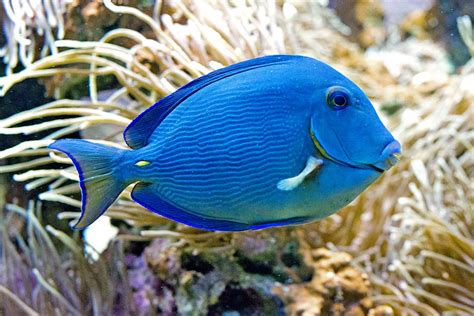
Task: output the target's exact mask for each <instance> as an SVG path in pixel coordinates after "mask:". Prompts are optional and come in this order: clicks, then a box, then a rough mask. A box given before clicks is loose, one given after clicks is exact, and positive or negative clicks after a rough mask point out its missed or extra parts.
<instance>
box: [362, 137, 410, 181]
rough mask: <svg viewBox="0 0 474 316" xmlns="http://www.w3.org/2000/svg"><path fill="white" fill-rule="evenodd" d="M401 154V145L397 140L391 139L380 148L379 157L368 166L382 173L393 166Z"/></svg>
mask: <svg viewBox="0 0 474 316" xmlns="http://www.w3.org/2000/svg"><path fill="white" fill-rule="evenodd" d="M401 154H402V146H401V145H400V143H399V142H398V141H396V140H393V141H392V142H390V143H389V144H388V145H387V146H385V148H384V149H383V150H382V153H381V155H380V157H381V159H380V160H379V161H377V162H375V163H372V164H370V165H369V166H370V167H372V168H374V169H375V170H377V171H379V172H381V173H382V172H384V171H387V170H388V169H390V168H391V167H393V166H395V165H396V164H397V162H398V161H399V160H400V157H401Z"/></svg>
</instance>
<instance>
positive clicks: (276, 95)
mask: <svg viewBox="0 0 474 316" xmlns="http://www.w3.org/2000/svg"><path fill="white" fill-rule="evenodd" d="M124 137H125V140H126V142H127V144H128V145H129V146H130V147H131V148H132V149H133V150H119V149H115V148H109V147H105V146H103V145H99V144H94V143H91V142H87V141H84V140H71V139H66V140H58V141H56V142H54V143H53V144H51V145H50V147H51V148H53V149H57V150H60V151H63V152H65V153H66V154H67V155H68V156H69V157H70V158H71V159H72V160H73V162H74V164H75V166H76V168H77V169H78V171H79V176H80V179H81V189H82V215H81V218H80V219H79V220H78V222H77V223H76V225H75V226H76V227H77V228H84V227H86V226H87V225H89V224H90V223H92V222H93V221H94V220H95V219H97V217H99V216H100V215H101V214H102V213H103V212H105V210H106V209H107V208H108V207H109V206H110V205H111V204H112V203H113V201H114V200H115V199H116V198H117V196H118V195H119V194H120V192H121V191H122V190H123V189H124V188H125V187H126V186H128V185H129V184H131V183H137V184H136V185H135V187H134V189H133V192H132V198H133V199H134V200H135V201H136V202H138V203H140V204H141V205H143V206H144V207H146V208H148V209H150V210H152V211H154V212H156V213H158V214H161V215H163V216H165V217H168V218H171V219H173V220H175V221H178V222H181V223H184V224H187V225H190V226H194V227H198V228H203V229H208V230H220V231H241V230H248V229H260V228H264V227H268V226H281V225H290V224H298V223H306V222H310V221H313V220H316V219H321V218H324V217H326V216H329V215H330V214H332V213H334V212H336V211H337V210H339V209H340V208H342V207H344V206H345V205H347V204H348V203H349V202H350V201H352V200H353V199H354V198H355V197H356V196H357V195H358V194H360V193H361V192H362V191H363V190H364V189H365V188H367V186H369V185H370V184H371V183H372V182H373V181H374V180H376V179H377V178H378V177H379V176H380V175H381V174H382V172H383V171H384V170H386V169H388V168H389V167H390V166H392V165H393V164H394V163H395V162H396V161H397V155H398V154H399V153H400V145H399V144H398V142H397V141H395V140H394V138H393V136H392V135H391V134H390V132H388V131H387V129H386V128H385V127H384V126H383V124H382V123H381V122H380V120H379V118H378V116H377V114H376V112H375V110H374V109H373V107H372V105H371V103H370V101H369V100H368V98H367V97H366V96H365V94H364V93H363V92H362V91H361V90H360V89H359V88H358V87H357V86H356V85H355V84H354V83H353V82H351V81H350V80H349V79H347V78H346V77H344V76H343V75H342V74H340V73H339V72H337V71H336V70H334V69H333V68H331V67H330V66H328V65H326V64H324V63H322V62H319V61H317V60H315V59H312V58H308V57H302V56H288V55H277V56H267V57H261V58H256V59H253V60H249V61H246V62H242V63H239V64H235V65H232V66H229V67H226V68H223V69H221V70H218V71H215V72H212V73H210V74H209V75H206V76H203V77H201V78H199V79H196V80H194V81H193V82H191V83H189V84H188V85H186V86H184V87H183V88H181V89H179V90H177V91H176V92H175V93H173V94H171V95H170V96H168V97H166V98H164V99H162V100H160V101H159V102H158V103H157V104H155V105H154V106H152V107H150V108H149V109H148V110H146V111H145V112H143V113H142V114H141V115H140V116H138V117H137V118H136V119H135V120H134V121H133V122H132V123H131V124H130V125H129V127H127V129H126V131H125V133H124ZM310 162H313V163H312V164H311V163H310ZM314 162H316V163H314ZM285 179H288V180H285ZM282 180H283V181H286V182H284V183H285V185H281V186H280V185H279V183H280V182H281V181H282ZM287 184H288V185H287Z"/></svg>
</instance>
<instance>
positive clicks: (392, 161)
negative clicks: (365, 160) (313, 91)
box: [311, 131, 401, 174]
mask: <svg viewBox="0 0 474 316" xmlns="http://www.w3.org/2000/svg"><path fill="white" fill-rule="evenodd" d="M311 138H312V140H313V143H314V145H315V146H316V149H317V150H318V152H319V153H320V154H321V156H323V157H324V158H326V159H328V160H331V161H333V162H335V163H337V164H340V165H343V166H346V167H350V168H355V169H372V170H375V171H376V172H377V173H380V174H381V173H383V172H385V171H387V170H388V169H390V168H391V167H393V166H394V165H396V164H397V162H398V161H399V160H400V157H401V145H400V143H399V142H398V141H396V140H393V141H392V142H390V143H389V144H388V145H387V146H385V148H384V149H383V151H382V153H381V157H382V159H381V160H380V161H378V162H375V163H371V164H359V163H347V162H344V161H341V160H339V159H337V158H335V157H332V156H330V155H329V154H328V152H327V151H326V150H325V149H324V147H323V146H322V145H321V142H320V141H319V140H318V139H317V138H316V135H314V133H313V132H312V131H311ZM343 149H344V148H343Z"/></svg>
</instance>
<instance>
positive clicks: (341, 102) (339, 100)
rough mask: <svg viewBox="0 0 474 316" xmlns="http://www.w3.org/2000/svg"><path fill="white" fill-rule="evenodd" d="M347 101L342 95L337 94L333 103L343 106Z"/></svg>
mask: <svg viewBox="0 0 474 316" xmlns="http://www.w3.org/2000/svg"><path fill="white" fill-rule="evenodd" d="M346 103H347V99H346V97H345V96H343V95H337V96H335V97H334V104H335V105H337V106H344V105H346Z"/></svg>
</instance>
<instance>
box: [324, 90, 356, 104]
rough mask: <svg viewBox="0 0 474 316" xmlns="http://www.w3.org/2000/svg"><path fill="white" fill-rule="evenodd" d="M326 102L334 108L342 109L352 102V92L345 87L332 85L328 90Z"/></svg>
mask: <svg viewBox="0 0 474 316" xmlns="http://www.w3.org/2000/svg"><path fill="white" fill-rule="evenodd" d="M326 103H327V105H329V106H330V107H332V108H333V109H334V110H342V109H345V108H346V107H348V106H349V105H350V103H351V99H350V92H349V91H348V90H347V89H345V88H344V87H340V86H332V87H330V88H329V89H328V90H327V92H326Z"/></svg>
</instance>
